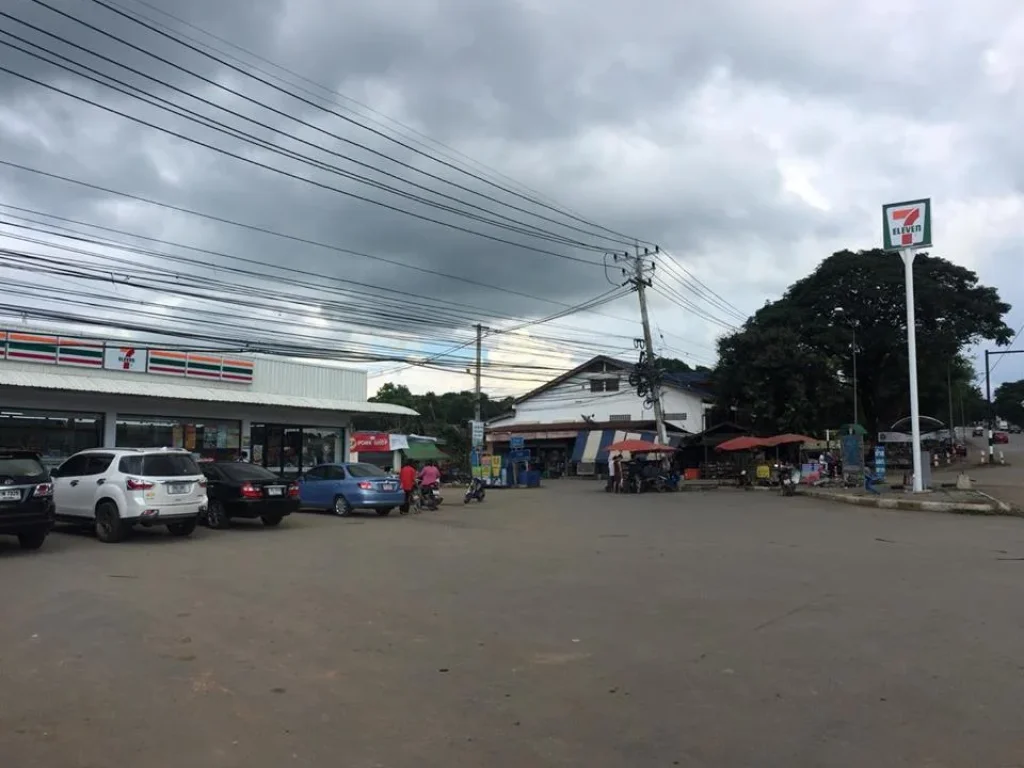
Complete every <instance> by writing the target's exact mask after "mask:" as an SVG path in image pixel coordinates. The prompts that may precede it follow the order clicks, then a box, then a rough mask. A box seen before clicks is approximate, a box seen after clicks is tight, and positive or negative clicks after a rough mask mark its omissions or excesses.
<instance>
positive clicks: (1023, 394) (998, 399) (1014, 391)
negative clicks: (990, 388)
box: [993, 379, 1024, 426]
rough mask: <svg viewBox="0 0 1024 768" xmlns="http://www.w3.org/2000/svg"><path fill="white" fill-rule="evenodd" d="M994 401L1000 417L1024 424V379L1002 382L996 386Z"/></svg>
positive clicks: (1018, 424)
mask: <svg viewBox="0 0 1024 768" xmlns="http://www.w3.org/2000/svg"><path fill="white" fill-rule="evenodd" d="M993 401H994V402H995V407H996V413H997V414H998V415H999V417H1000V418H1002V419H1006V420H1007V421H1008V422H1010V423H1011V424H1016V425H1017V426H1024V379H1021V380H1020V381H1007V382H1005V383H1003V384H1000V385H999V386H998V387H996V391H995V396H994V398H993Z"/></svg>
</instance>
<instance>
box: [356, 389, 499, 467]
mask: <svg viewBox="0 0 1024 768" xmlns="http://www.w3.org/2000/svg"><path fill="white" fill-rule="evenodd" d="M370 402H371V403H391V404H392V405H404V406H406V407H407V408H412V409H413V410H414V411H416V412H417V413H419V414H420V415H419V416H393V415H390V414H363V415H360V416H358V417H357V418H356V419H355V428H356V429H358V430H367V431H381V432H398V433H404V434H415V435H430V436H431V437H439V438H441V439H443V440H444V441H445V452H446V453H448V454H450V455H451V456H452V457H453V458H454V459H456V460H460V461H464V460H465V458H466V457H467V456H468V453H469V441H470V435H469V421H470V419H472V418H473V410H474V405H475V402H476V398H475V395H474V394H473V393H472V392H468V391H463V392H445V393H444V394H441V395H438V394H435V393H433V392H427V393H426V394H424V395H414V394H413V393H412V392H410V391H409V388H408V387H406V386H405V385H404V384H392V383H391V382H388V383H386V384H384V385H383V386H381V388H380V389H378V390H377V394H376V395H374V396H373V397H371V398H370ZM480 410H481V416H482V417H483V419H484V420H485V421H486V420H487V419H493V418H495V417H496V416H500V415H501V414H503V413H508V412H509V411H511V410H512V398H510V397H507V398H504V399H501V400H492V399H490V398H489V397H487V395H486V394H485V395H483V397H482V401H481V409H480Z"/></svg>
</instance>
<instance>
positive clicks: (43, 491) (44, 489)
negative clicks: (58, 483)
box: [32, 483, 53, 499]
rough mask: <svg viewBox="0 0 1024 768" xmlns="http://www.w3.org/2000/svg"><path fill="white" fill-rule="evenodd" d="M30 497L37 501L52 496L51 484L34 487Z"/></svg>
mask: <svg viewBox="0 0 1024 768" xmlns="http://www.w3.org/2000/svg"><path fill="white" fill-rule="evenodd" d="M32 495H33V496H35V497H36V498H37V499H39V498H44V497H46V496H53V483H40V484H39V485H37V486H36V489H35V490H34V491H32Z"/></svg>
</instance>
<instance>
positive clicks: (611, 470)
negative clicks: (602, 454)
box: [604, 451, 615, 493]
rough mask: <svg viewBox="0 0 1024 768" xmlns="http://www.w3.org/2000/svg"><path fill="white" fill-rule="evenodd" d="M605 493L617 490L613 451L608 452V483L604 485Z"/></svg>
mask: <svg viewBox="0 0 1024 768" xmlns="http://www.w3.org/2000/svg"><path fill="white" fill-rule="evenodd" d="M604 490H605V493H611V492H612V491H614V490H615V456H613V455H612V452H611V451H609V452H608V485H606V486H605V487H604Z"/></svg>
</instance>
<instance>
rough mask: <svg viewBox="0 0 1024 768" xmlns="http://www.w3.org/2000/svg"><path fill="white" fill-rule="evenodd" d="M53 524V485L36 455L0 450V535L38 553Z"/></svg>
mask: <svg viewBox="0 0 1024 768" xmlns="http://www.w3.org/2000/svg"><path fill="white" fill-rule="evenodd" d="M53 520H54V510H53V484H52V483H51V482H50V473H49V472H47V471H46V468H45V467H44V466H43V464H42V462H41V461H39V454H37V453H35V452H34V451H22V450H10V449H5V448H0V535H4V534H7V535H12V536H17V537H18V543H19V544H21V548H22V549H39V548H40V547H41V546H43V542H44V541H46V535H47V534H48V533H49V532H50V529H51V528H53Z"/></svg>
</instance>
